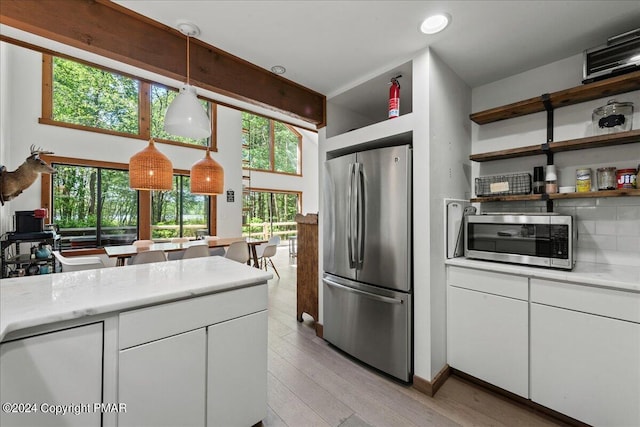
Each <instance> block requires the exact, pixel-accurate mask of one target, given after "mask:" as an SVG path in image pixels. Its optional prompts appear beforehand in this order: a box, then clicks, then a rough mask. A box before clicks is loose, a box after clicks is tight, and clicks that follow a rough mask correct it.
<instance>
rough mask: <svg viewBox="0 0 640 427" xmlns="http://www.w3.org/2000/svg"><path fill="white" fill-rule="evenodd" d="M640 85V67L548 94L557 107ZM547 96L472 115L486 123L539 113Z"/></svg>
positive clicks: (474, 118)
mask: <svg viewBox="0 0 640 427" xmlns="http://www.w3.org/2000/svg"><path fill="white" fill-rule="evenodd" d="M639 89H640V71H635V72H633V73H628V74H623V75H621V76H617V77H612V78H610V79H606V80H601V81H597V82H593V83H587V84H584V85H582V86H576V87H573V88H570V89H565V90H561V91H558V92H554V93H551V94H548V97H549V101H550V102H551V106H552V107H553V108H560V107H566V106H568V105H574V104H579V103H581V102H586V101H591V100H593V99H598V98H604V97H607V96H613V95H618V94H620V93H625V92H631V91H634V90H639ZM544 97H545V95H541V96H537V97H535V98H530V99H526V100H524V101H518V102H515V103H513V104H509V105H503V106H500V107H496V108H491V109H489V110H484V111H480V112H477V113H473V114H471V115H470V116H469V117H470V118H471V120H473V121H474V122H475V123H477V124H479V125H484V124H487V123H493V122H497V121H500V120H506V119H511V118H514V117H520V116H526V115H527V114H533V113H539V112H541V111H545V106H544V102H543V98H544Z"/></svg>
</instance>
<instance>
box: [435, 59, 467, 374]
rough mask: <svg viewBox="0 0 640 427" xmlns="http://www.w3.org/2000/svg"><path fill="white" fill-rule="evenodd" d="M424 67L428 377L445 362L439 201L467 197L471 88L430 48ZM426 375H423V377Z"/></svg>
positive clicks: (442, 253) (445, 342)
mask: <svg viewBox="0 0 640 427" xmlns="http://www.w3.org/2000/svg"><path fill="white" fill-rule="evenodd" d="M430 65H431V66H430V68H429V156H430V159H431V161H430V162H429V183H430V185H429V189H430V195H429V219H430V221H429V223H430V238H429V243H430V256H429V259H430V262H431V269H430V277H429V285H430V286H429V289H430V310H431V316H430V319H431V322H430V328H431V342H430V346H431V371H430V373H431V376H430V377H429V378H433V377H434V376H435V375H436V374H438V372H439V371H440V370H441V369H442V368H443V367H444V366H445V365H446V363H447V354H446V344H447V336H446V333H447V328H446V303H447V295H446V288H447V287H446V275H445V266H444V261H445V251H446V248H445V244H444V238H443V237H442V235H443V233H442V230H444V229H445V227H446V224H445V218H444V214H443V212H444V199H446V198H453V199H468V198H469V195H470V191H469V190H470V185H471V165H470V163H471V162H470V160H469V154H470V152H471V124H470V121H469V112H470V111H471V89H470V88H469V87H468V86H467V85H466V84H465V83H464V82H463V81H462V80H461V79H460V77H458V75H457V74H456V73H455V72H454V71H453V70H452V69H451V68H449V66H448V65H447V64H445V63H444V62H443V61H442V60H441V59H440V58H439V57H438V56H437V55H436V54H435V53H434V52H433V51H432V52H431V64H430ZM423 378H426V377H423Z"/></svg>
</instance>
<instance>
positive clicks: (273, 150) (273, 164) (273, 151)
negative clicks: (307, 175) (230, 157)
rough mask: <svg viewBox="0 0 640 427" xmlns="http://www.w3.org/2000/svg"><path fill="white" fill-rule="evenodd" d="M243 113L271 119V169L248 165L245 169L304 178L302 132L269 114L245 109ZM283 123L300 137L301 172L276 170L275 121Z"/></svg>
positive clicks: (299, 157) (299, 166)
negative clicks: (264, 114) (265, 114)
mask: <svg viewBox="0 0 640 427" xmlns="http://www.w3.org/2000/svg"><path fill="white" fill-rule="evenodd" d="M242 112H243V113H247V114H252V115H254V116H258V117H262V118H265V119H267V120H269V166H270V169H256V168H252V167H248V166H244V165H243V166H242V169H243V170H248V171H255V172H265V173H275V174H280V175H288V176H298V177H301V178H302V134H301V133H300V132H298V131H297V130H296V129H295V128H294V127H293V126H292V125H290V124H289V123H285V122H282V121H280V120H275V119H272V118H270V117H267V116H263V115H262V114H256V113H254V112H251V111H246V110H243V111H242ZM275 122H278V123H282V124H283V125H285V126H286V127H287V129H289V130H290V131H291V132H292V133H293V134H294V135H295V136H296V137H297V138H298V147H297V149H298V167H297V169H298V170H299V172H296V173H291V172H281V171H277V170H275V167H276V140H275V125H274V123H275ZM242 132H243V133H248V131H246V130H245V129H244V128H243V129H242ZM243 149H244V147H243Z"/></svg>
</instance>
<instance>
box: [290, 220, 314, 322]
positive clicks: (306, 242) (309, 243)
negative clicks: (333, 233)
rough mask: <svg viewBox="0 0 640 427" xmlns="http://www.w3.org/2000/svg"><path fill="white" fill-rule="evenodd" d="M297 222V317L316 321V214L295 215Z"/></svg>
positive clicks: (300, 320) (299, 319)
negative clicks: (306, 317)
mask: <svg viewBox="0 0 640 427" xmlns="http://www.w3.org/2000/svg"><path fill="white" fill-rule="evenodd" d="M295 219H296V223H298V255H297V257H298V260H297V264H298V272H297V273H298V276H297V278H298V284H297V294H298V295H297V319H298V322H302V313H307V314H309V315H310V316H311V317H313V320H314V321H316V322H317V321H318V214H308V215H300V214H298V215H296V218H295Z"/></svg>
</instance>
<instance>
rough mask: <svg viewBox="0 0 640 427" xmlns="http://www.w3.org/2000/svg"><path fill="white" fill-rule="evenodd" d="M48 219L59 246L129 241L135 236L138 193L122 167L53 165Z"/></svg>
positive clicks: (91, 246) (87, 245) (101, 244)
mask: <svg viewBox="0 0 640 427" xmlns="http://www.w3.org/2000/svg"><path fill="white" fill-rule="evenodd" d="M53 167H54V168H55V169H56V174H54V175H53V178H52V193H53V199H52V203H51V206H52V214H51V221H52V222H53V223H54V224H56V225H57V226H58V227H59V234H60V235H61V243H62V247H63V248H95V247H100V246H106V245H122V244H130V243H131V242H133V241H134V240H135V239H136V237H137V227H138V196H137V192H136V191H135V190H131V189H130V188H129V173H128V171H126V170H116V169H107V168H102V167H92V166H75V165H64V164H53Z"/></svg>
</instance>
